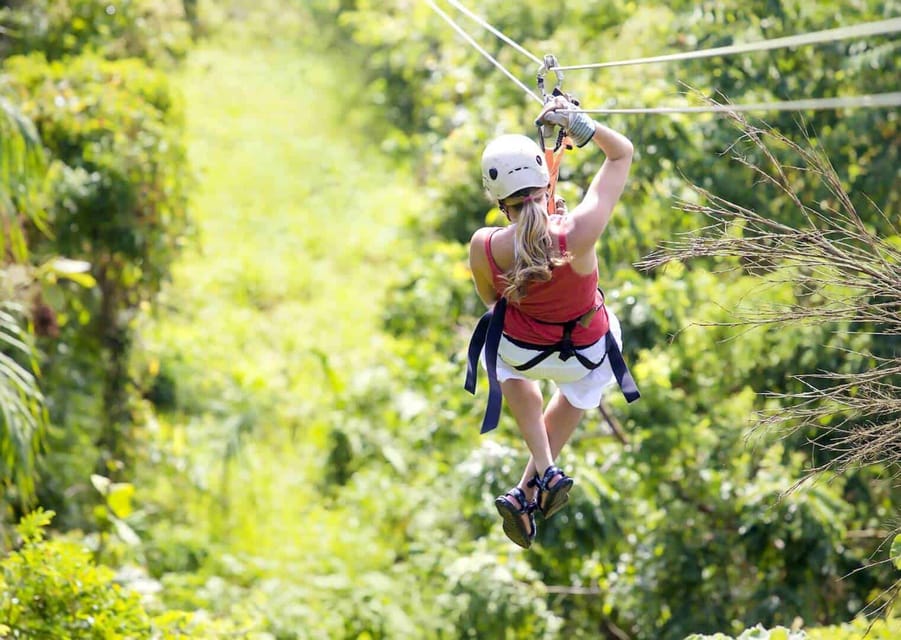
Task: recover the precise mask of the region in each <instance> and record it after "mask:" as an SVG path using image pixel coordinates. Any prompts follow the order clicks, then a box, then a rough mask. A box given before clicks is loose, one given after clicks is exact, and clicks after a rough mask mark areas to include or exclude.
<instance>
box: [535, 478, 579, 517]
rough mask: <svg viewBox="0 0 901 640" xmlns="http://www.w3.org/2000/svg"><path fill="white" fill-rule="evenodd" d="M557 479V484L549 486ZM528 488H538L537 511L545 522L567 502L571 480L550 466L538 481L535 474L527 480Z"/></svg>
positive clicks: (571, 484)
mask: <svg viewBox="0 0 901 640" xmlns="http://www.w3.org/2000/svg"><path fill="white" fill-rule="evenodd" d="M558 477H559V479H558V480H557V482H556V483H554V485H553V486H551V485H550V482H551V480H553V479H554V478H558ZM528 486H530V487H535V486H537V487H538V500H537V504H538V510H539V511H541V515H543V516H544V519H545V520H547V519H548V518H550V517H551V516H553V515H554V514H555V513H557V512H558V511H560V509H562V508H563V507H564V506H566V503H567V502H569V490H570V489H572V486H573V479H572V478H570V477H569V476H568V475H566V474H565V473H563V471H561V470H560V469H558V468H557V467H555V466H553V465H551V466H550V467H548V468H547V469H546V470H545V472H544V477H543V478H540V479H539V478H538V474H537V473H536V474H535V477H534V478H532V479H531V480H529V484H528Z"/></svg>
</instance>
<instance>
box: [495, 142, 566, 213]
mask: <svg viewBox="0 0 901 640" xmlns="http://www.w3.org/2000/svg"><path fill="white" fill-rule="evenodd" d="M549 182H550V174H548V170H547V163H545V161H544V152H543V151H542V150H541V149H540V148H539V146H538V145H537V144H536V143H535V141H534V140H532V139H531V138H529V137H526V136H522V135H518V134H508V135H503V136H500V137H498V138H495V139H494V140H492V141H491V142H489V143H488V146H487V147H485V151H484V152H483V153H482V184H483V185H485V188H486V189H487V190H488V193H489V194H491V197H492V198H494V199H495V200H503V199H504V198H506V197H508V196H510V194H513V193H516V192H517V191H519V190H521V189H528V188H535V187H546V186H547V185H548V183H549Z"/></svg>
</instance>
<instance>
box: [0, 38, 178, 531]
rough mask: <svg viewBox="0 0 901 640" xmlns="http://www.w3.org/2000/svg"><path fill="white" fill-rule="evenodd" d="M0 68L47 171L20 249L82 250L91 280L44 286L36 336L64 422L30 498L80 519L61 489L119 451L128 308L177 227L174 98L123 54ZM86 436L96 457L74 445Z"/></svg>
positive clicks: (125, 425)
mask: <svg viewBox="0 0 901 640" xmlns="http://www.w3.org/2000/svg"><path fill="white" fill-rule="evenodd" d="M3 70H4V72H5V73H6V74H8V78H9V86H10V91H11V92H12V95H14V96H15V99H16V102H18V103H19V104H20V105H22V111H23V113H24V115H25V116H27V117H28V118H30V120H31V121H32V122H34V124H35V126H36V128H37V130H38V132H39V134H40V137H41V139H42V141H43V144H44V146H45V147H46V149H47V152H48V153H47V155H48V157H49V159H50V161H51V162H52V163H53V168H54V175H55V176H56V177H57V179H56V180H55V182H54V184H53V187H52V192H53V196H54V198H53V204H52V206H51V207H49V211H48V220H47V224H48V226H49V227H50V228H51V230H52V231H53V235H52V236H51V237H50V238H45V239H41V238H39V237H37V236H35V239H34V241H33V246H32V247H31V251H32V254H33V255H34V257H35V258H36V259H43V258H46V257H48V256H54V255H65V256H67V257H69V258H73V259H79V260H83V261H86V262H88V263H90V268H91V273H90V275H91V276H92V279H91V282H92V283H96V286H94V287H91V288H89V289H84V288H82V287H80V286H76V285H75V284H69V285H64V284H62V283H60V284H59V286H54V287H51V288H48V289H47V290H46V291H45V292H44V295H45V296H46V298H47V300H48V302H49V304H50V306H51V307H53V308H54V310H55V312H56V314H57V321H58V325H59V329H60V335H59V336H58V339H47V340H44V341H42V342H41V343H40V346H41V347H42V349H43V350H44V353H45V362H44V363H43V364H44V366H43V373H44V383H45V388H47V389H49V390H50V392H49V393H48V394H47V396H48V406H49V410H50V416H51V420H52V421H53V423H55V424H56V425H58V426H67V427H71V428H66V429H65V430H62V431H54V434H55V437H53V438H51V439H50V440H49V445H50V446H49V454H48V456H47V461H48V464H47V469H48V470H49V472H48V473H47V474H46V480H45V483H44V485H43V487H42V490H43V498H44V500H45V502H44V504H46V505H47V506H54V507H58V509H59V510H60V511H61V512H62V514H61V515H62V518H63V521H64V522H69V523H70V524H78V525H82V524H83V521H81V520H78V519H76V520H74V521H72V520H69V518H70V516H72V517H75V518H78V515H77V513H73V511H76V510H77V505H78V501H73V500H63V499H62V498H61V495H62V492H63V491H65V490H66V489H67V488H70V487H72V486H73V485H75V484H77V483H84V482H85V480H86V479H87V476H88V475H89V473H90V472H91V471H92V470H94V469H97V468H98V467H99V468H100V469H101V470H102V472H103V473H104V474H106V475H108V474H115V473H118V471H119V470H121V469H122V467H123V465H124V464H125V463H126V462H125V461H127V459H128V458H129V451H128V448H129V446H130V436H129V433H130V429H131V428H133V427H132V423H133V421H134V415H133V414H132V406H131V398H132V397H133V395H134V389H133V388H132V386H131V385H130V383H129V380H130V379H134V378H132V377H131V376H130V374H129V372H128V370H127V364H128V357H129V353H130V347H131V340H132V331H133V329H132V327H133V322H134V317H135V314H136V312H137V310H138V309H139V308H140V306H141V305H142V304H145V303H146V302H148V301H149V300H151V299H152V298H153V296H154V295H155V294H156V293H157V292H158V290H159V288H160V286H161V285H162V283H163V281H164V280H165V279H166V277H167V276H168V273H169V269H170V266H171V264H172V261H173V260H174V258H175V256H176V255H177V253H178V251H179V249H180V247H181V246H182V245H183V244H184V241H185V236H186V234H187V233H188V232H189V225H188V218H187V206H186V197H187V188H188V185H189V179H188V176H187V171H186V157H185V152H184V146H183V143H182V127H183V120H182V112H181V106H180V103H179V101H178V99H177V96H176V94H175V93H174V92H173V90H172V89H171V87H170V85H169V82H168V80H167V78H166V76H165V75H164V74H162V73H161V72H158V71H154V70H151V69H150V68H148V67H147V66H146V65H145V64H144V63H143V62H141V61H140V60H136V59H135V60H126V61H112V62H111V61H107V60H103V59H101V58H98V57H87V56H82V57H78V58H74V59H69V60H67V61H66V62H61V61H59V62H48V61H47V59H46V58H45V57H44V56H43V55H42V54H32V55H29V56H14V57H12V58H9V59H7V60H5V61H4V63H3ZM138 380H139V379H138ZM98 417H100V418H101V419H100V420H98V419H97V418H98ZM76 425H77V426H76ZM97 442H100V443H101V447H100V451H99V452H98V456H97V457H96V458H93V459H92V458H91V457H90V456H85V455H84V454H83V451H84V450H85V447H92V446H94V443H97ZM72 451H78V452H79V453H78V454H77V455H72V454H71V452H72Z"/></svg>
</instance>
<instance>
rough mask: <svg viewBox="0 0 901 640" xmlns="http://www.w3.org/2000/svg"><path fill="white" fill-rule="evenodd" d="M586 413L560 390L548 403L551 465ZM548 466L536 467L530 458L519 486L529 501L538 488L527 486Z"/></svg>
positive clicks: (533, 460)
mask: <svg viewBox="0 0 901 640" xmlns="http://www.w3.org/2000/svg"><path fill="white" fill-rule="evenodd" d="M584 413H585V412H584V411H583V410H582V409H577V408H576V407H574V406H572V405H571V404H570V403H569V400H567V399H566V397H565V396H564V395H563V394H562V393H560V390H559V389H558V390H557V392H556V393H555V394H554V396H553V397H552V398H551V401H550V402H549V403H548V405H547V409H546V410H545V412H544V424H545V427H546V430H547V438H548V446H549V447H550V450H551V464H553V461H554V460H555V459H556V458H557V456H558V455H560V451H561V450H562V449H563V446H564V445H565V444H566V443H567V442H569V439H570V438H571V437H572V434H573V432H575V430H576V427H578V426H579V421H580V420H581V419H582V414H584ZM547 466H549V465H545V466H542V465H541V464H537V465H536V464H535V456H534V455H533V456H532V457H530V458H529V463H528V464H527V465H526V469H525V471H524V472H523V474H522V479H521V480H520V481H519V485H517V486H518V487H519V488H520V489H522V490H523V491H524V492H525V494H526V496H528V498H529V500H534V499H535V493H536V491H537V490H538V489H537V487H528V486H527V485H528V482H529V480H531V479H532V478H533V477H534V476H535V474H536V473H539V474H540V473H544V470H545V469H546V468H547Z"/></svg>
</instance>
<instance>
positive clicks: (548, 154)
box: [535, 53, 578, 215]
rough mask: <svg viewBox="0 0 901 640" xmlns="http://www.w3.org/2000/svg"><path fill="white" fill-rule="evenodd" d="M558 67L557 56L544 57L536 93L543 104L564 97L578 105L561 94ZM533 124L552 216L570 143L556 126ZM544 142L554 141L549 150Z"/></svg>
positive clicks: (561, 84)
mask: <svg viewBox="0 0 901 640" xmlns="http://www.w3.org/2000/svg"><path fill="white" fill-rule="evenodd" d="M559 67H560V65H559V63H558V62H557V56H555V55H553V54H551V53H548V54H546V55H545V56H544V62H542V63H541V66H540V67H538V73H537V74H536V78H535V81H536V83H537V85H538V91H539V92H540V93H541V99H542V101H544V104H547V103H548V102H550V101H551V100H553V99H554V97H556V96H566V97H567V98H568V99H570V101H571V102H574V103H575V104H578V101H576V100H575V99H573V98H572V97H571V96H569V95H567V94H565V93H563V90H562V89H561V87H562V86H563V72H562V71H560V69H559ZM551 70H553V72H554V75H555V76H556V78H557V82H556V83H555V84H554V88H553V90H552V91H551V94H550V95H548V94H547V92H546V91H545V89H544V78H545V76H546V75H547V72H548V71H551ZM535 124H536V125H537V126H538V146H539V147H541V148H542V149H543V150H544V157H545V160H546V162H547V168H548V173H549V174H550V185H549V189H548V192H549V194H548V195H549V197H548V201H547V211H548V214H550V215H553V214H555V213H557V203H556V188H557V176H558V175H559V173H560V162H561V161H562V160H563V152H564V151H565V150H566V149H572V142H571V141H570V140H569V139H568V138H567V137H566V132H565V131H564V130H563V127H559V128H558V127H557V125H554V124H549V123H540V122H536V123H535ZM554 129H559V130H558V131H557V132H556V135H555V133H554ZM545 140H554V147H553V148H552V149H549V148H548V147H547V145H546V144H545Z"/></svg>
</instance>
